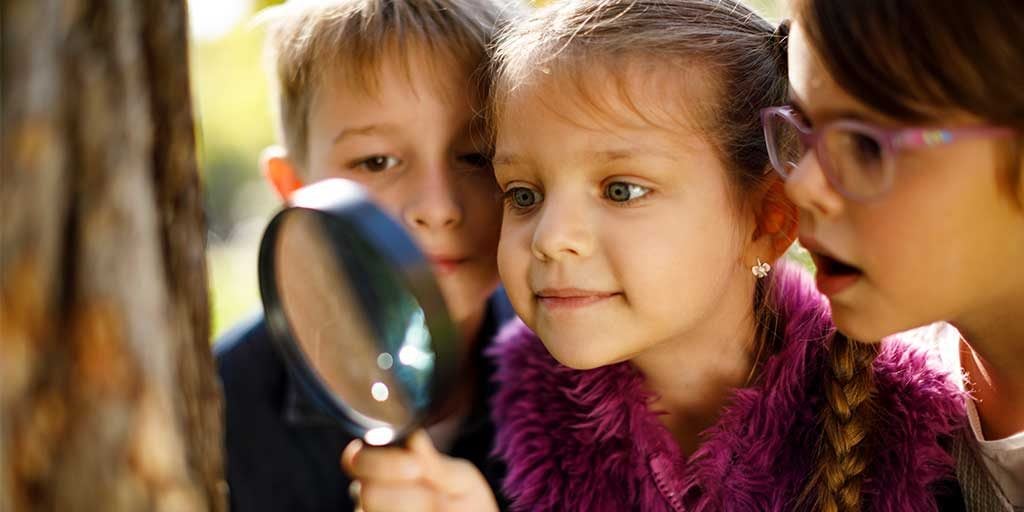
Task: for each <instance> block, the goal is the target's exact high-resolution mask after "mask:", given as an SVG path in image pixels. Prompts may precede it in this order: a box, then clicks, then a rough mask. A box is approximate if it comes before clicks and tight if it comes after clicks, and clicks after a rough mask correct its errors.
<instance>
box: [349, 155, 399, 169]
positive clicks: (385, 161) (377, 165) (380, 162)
mask: <svg viewBox="0 0 1024 512" xmlns="http://www.w3.org/2000/svg"><path fill="white" fill-rule="evenodd" d="M399 163H401V162H400V160H398V159H397V158H395V157H393V156H386V155H374V156H371V157H370V158H367V159H365V160H362V161H360V162H359V163H358V164H357V167H362V168H363V169H366V170H367V171H370V172H373V173H377V172H383V171H386V170H388V169H390V168H392V167H394V166H396V165H398V164H399Z"/></svg>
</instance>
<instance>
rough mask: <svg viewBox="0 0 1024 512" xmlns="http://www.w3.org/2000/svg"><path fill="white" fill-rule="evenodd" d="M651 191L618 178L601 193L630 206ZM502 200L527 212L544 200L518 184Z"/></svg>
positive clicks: (617, 203)
mask: <svg viewBox="0 0 1024 512" xmlns="http://www.w3.org/2000/svg"><path fill="white" fill-rule="evenodd" d="M651 192H652V190H651V189H650V188H649V187H645V186H643V185H638V184H636V183H632V182H628V181H621V180H619V181H612V182H609V183H608V184H606V185H605V186H604V188H603V190H602V192H601V195H602V197H604V198H605V199H607V200H608V201H609V202H610V203H612V204H614V205H616V206H631V205H634V204H636V203H637V202H639V201H642V200H644V199H646V198H647V196H648V195H649V194H650V193H651ZM502 200H503V202H504V204H505V207H506V208H507V209H509V210H511V211H514V212H517V213H527V212H529V211H531V210H533V209H534V208H536V207H537V206H538V205H539V204H540V203H541V202H542V201H543V200H544V194H543V193H541V192H540V191H538V190H535V189H533V188H531V187H526V186H522V185H518V186H512V187H509V188H508V190H506V191H505V192H504V193H503V194H502Z"/></svg>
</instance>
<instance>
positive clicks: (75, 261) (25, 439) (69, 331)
mask: <svg viewBox="0 0 1024 512" xmlns="http://www.w3.org/2000/svg"><path fill="white" fill-rule="evenodd" d="M2 9H3V12H2V13H0V16H2V33H0V34H2V44H3V46H2V58H3V61H2V77H0V86H2V89H0V92H2V95H0V97H2V105H0V108H2V114H0V115H2V122H3V125H2V134H0V139H2V151H3V153H2V159H3V168H2V170H0V280H2V281H0V284H2V295H0V315H2V316H0V348H2V356H0V400H2V401H0V428H2V432H0V471H2V475H0V478H2V480H0V510H4V511H19V510H60V511H65V510H67V511H75V510H86V511H105V512H106V511H113V512H120V511H135V510H140V511H141V510H146V511H149V510H156V511H177V510H181V511H193V510H214V511H221V510H225V509H226V496H225V495H226V492H227V491H226V486H225V484H224V483H223V474H222V473H223V471H222V464H223V462H222V460H223V459H222V448H221V447H222V442H221V441H222V421H221V414H222V413H221V403H220V391H219V385H218V382H217V380H216V375H215V372H214V367H213V360H212V355H211V353H210V346H209V329H210V327H209V313H208V304H207V285H206V264H205V256H204V249H205V232H204V229H205V227H204V220H203V216H202V210H201V204H202V201H201V195H200V190H199V176H198V171H197V167H196V158H195V142H194V133H193V120H192V107H191V99H190V88H189V81H188V54H187V40H186V33H187V17H186V12H185V5H184V0H146V1H138V0H93V1H87V0H4V1H3V3H2Z"/></svg>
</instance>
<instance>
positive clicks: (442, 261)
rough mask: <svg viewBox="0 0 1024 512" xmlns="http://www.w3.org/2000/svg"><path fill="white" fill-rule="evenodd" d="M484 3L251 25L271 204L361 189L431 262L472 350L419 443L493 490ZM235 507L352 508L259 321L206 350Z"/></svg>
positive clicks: (352, 1)
mask: <svg viewBox="0 0 1024 512" xmlns="http://www.w3.org/2000/svg"><path fill="white" fill-rule="evenodd" d="M501 15H502V8H501V7H499V5H498V4H496V3H493V2H492V1H491V0H405V1H401V0H397V1H394V0H393V1H388V0H334V1H328V2H295V1H293V2H289V3H287V4H285V5H282V6H279V7H276V8H273V9H271V10H268V11H266V12H265V13H264V14H262V15H261V16H262V18H264V20H265V22H266V23H267V26H268V37H267V45H268V55H269V56H270V61H271V62H272V64H273V65H272V67H273V76H274V79H273V82H274V85H275V97H276V100H277V110H278V113H279V123H278V124H279V130H278V132H279V133H278V135H279V141H280V142H281V145H280V146H274V147H271V148H268V149H267V150H266V151H264V154H263V156H262V158H261V166H262V169H263V172H264V174H265V176H266V177H267V179H268V180H269V181H270V183H271V185H272V186H273V187H274V190H275V191H277V193H278V195H279V196H280V197H281V199H282V200H283V201H284V200H287V199H288V197H289V195H290V194H291V193H292V192H293V191H294V190H295V189H297V188H299V187H301V186H302V185H303V184H308V183H311V182H314V181H318V180H322V179H326V178H332V177H342V178H348V179H351V180H355V181H358V182H360V183H362V184H363V185H364V186H365V187H366V188H367V189H368V190H369V192H370V194H371V195H372V196H373V198H374V199H375V201H376V202H377V203H378V204H379V205H381V206H382V207H383V208H384V209H385V210H386V211H387V212H389V213H390V214H391V215H392V216H393V217H394V218H395V219H396V220H398V221H400V222H401V223H402V225H403V226H404V227H405V228H406V229H407V230H408V231H409V232H410V233H411V234H412V236H413V237H414V238H415V239H416V241H417V242H418V244H419V246H420V247H421V249H422V250H423V251H424V253H425V254H426V255H428V257H429V258H430V260H431V261H432V263H433V264H434V268H435V270H436V272H435V274H436V276H437V279H438V281H439V284H440V286H441V290H442V293H443V294H444V296H445V299H446V301H447V303H448V306H449V310H450V312H451V314H452V316H453V319H454V320H455V322H456V323H457V325H458V326H459V328H460V329H459V330H460V332H461V333H463V335H464V337H465V338H466V339H465V340H464V341H465V342H466V346H468V347H470V348H471V350H470V353H469V354H467V357H468V358H469V360H470V361H471V363H470V364H469V368H470V369H469V370H468V371H467V372H465V373H464V375H463V376H462V377H463V382H462V386H461V389H462V391H463V393H462V396H461V397H459V398H458V399H457V403H456V404H455V405H454V407H453V409H452V410H453V412H452V414H451V415H450V417H449V418H447V419H446V420H445V421H442V422H441V423H440V424H439V425H437V426H436V427H435V428H433V429H432V430H431V432H430V433H431V437H432V439H433V442H434V444H436V445H437V447H438V448H439V449H441V450H443V451H446V452H448V453H450V454H452V455H455V456H458V457H463V458H468V459H470V460H471V461H473V462H474V464H476V465H477V466H478V467H479V468H480V469H481V471H482V472H483V473H484V474H485V475H486V476H487V477H488V480H489V481H490V483H491V484H492V487H495V489H496V488H497V484H498V480H499V479H500V477H501V475H500V474H499V473H500V469H499V468H497V467H493V466H491V465H490V464H489V461H488V459H487V454H488V453H489V452H490V447H491V438H492V436H493V426H492V425H491V423H490V420H489V411H488V407H487V398H488V395H489V391H488V381H489V374H490V370H489V367H488V366H487V365H486V363H485V362H484V359H483V358H482V357H481V356H480V352H481V349H482V347H483V345H484V344H486V343H487V341H488V340H490V338H491V337H492V336H493V335H494V333H495V330H496V329H497V327H498V326H499V325H500V324H501V323H502V321H503V320H504V319H505V318H506V317H507V316H508V315H509V314H510V309H509V308H508V307H507V303H506V301H505V299H504V296H503V295H502V294H501V293H500V292H498V293H495V288H496V287H497V284H498V277H497V269H496V263H495V251H496V247H497V240H498V234H499V225H500V219H501V203H500V200H499V193H498V189H497V186H496V184H495V182H494V178H493V176H492V174H491V169H490V164H489V160H488V156H489V144H488V136H487V134H486V129H485V126H484V124H483V120H482V118H481V116H480V115H479V114H480V113H481V112H482V111H483V110H484V108H483V101H484V97H485V90H486V87H487V84H486V76H487V75H486V72H485V71H486V58H487V54H486V47H487V44H488V42H489V40H490V39H491V37H492V35H493V32H494V30H495V28H496V25H497V24H498V20H499V18H500V17H501ZM216 351H217V361H218V369H219V372H220V375H221V378H222V381H223V384H224V394H225V401H226V425H227V427H226V446H227V455H228V456H227V478H228V484H229V486H230V489H231V506H232V509H233V510H246V511H250V510H256V511H259V510H268V511H269V510H275V511H276V510H289V511H301V510H332V511H333V510H351V509H352V508H353V504H352V502H351V500H350V498H349V496H348V487H349V486H348V479H347V477H346V476H345V475H344V474H343V473H342V472H341V469H340V466H339V462H338V461H339V456H340V454H341V452H342V450H343V448H344V447H345V446H346V444H348V442H349V441H350V440H351V437H350V436H348V435H347V434H346V433H345V432H344V431H343V430H341V428H340V427H339V426H337V425H335V424H334V423H333V422H332V421H331V420H329V419H328V418H326V417H325V416H323V415H322V414H321V413H319V412H318V411H317V410H316V409H315V408H314V407H312V406H311V405H310V403H309V402H308V401H307V399H306V397H304V396H303V394H302V393H301V392H300V391H299V388H298V386H296V385H295V383H293V382H292V381H291V379H290V377H289V376H288V374H287V372H286V370H285V367H284V364H283V362H282V359H281V358H280V357H279V356H278V354H277V353H276V352H275V351H274V349H273V347H272V345H271V343H270V341H269V337H268V334H267V331H266V328H265V326H264V324H263V319H262V317H260V318H258V319H256V320H255V321H253V322H250V323H248V324H246V325H242V326H239V327H238V328H236V329H235V330H233V331H232V332H231V333H229V334H228V335H226V336H225V338H224V339H223V340H221V341H220V342H219V343H218V345H217V349H216Z"/></svg>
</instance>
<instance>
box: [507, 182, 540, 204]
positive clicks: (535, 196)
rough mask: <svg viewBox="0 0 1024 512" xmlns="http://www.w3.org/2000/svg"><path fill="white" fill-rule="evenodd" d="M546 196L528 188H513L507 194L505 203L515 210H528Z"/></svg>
mask: <svg viewBox="0 0 1024 512" xmlns="http://www.w3.org/2000/svg"><path fill="white" fill-rule="evenodd" d="M542 199H544V196H543V195H541V193H540V192H537V191H535V190H531V189H528V188H526V187H512V188H510V189H508V190H507V191H506V192H505V201H506V202H507V203H509V205H510V206H512V207H513V208H519V209H526V208H530V207H531V206H535V205H536V204H537V203H539V202H540V201H541V200H542Z"/></svg>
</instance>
